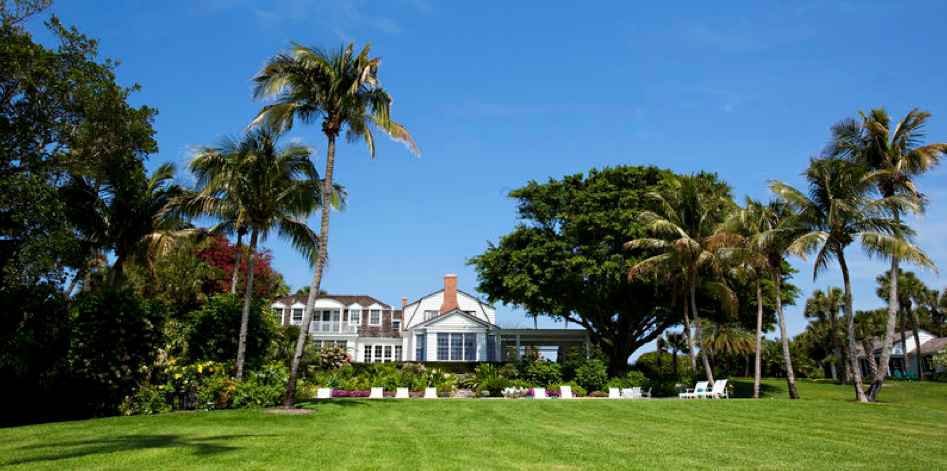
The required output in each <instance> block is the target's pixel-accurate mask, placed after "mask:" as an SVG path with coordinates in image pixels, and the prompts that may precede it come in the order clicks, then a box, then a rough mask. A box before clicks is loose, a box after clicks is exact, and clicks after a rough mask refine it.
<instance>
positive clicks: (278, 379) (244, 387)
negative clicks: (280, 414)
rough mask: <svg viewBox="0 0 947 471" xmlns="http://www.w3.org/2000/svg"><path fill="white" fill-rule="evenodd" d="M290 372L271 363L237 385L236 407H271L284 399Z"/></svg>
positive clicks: (234, 404) (234, 399)
mask: <svg viewBox="0 0 947 471" xmlns="http://www.w3.org/2000/svg"><path fill="white" fill-rule="evenodd" d="M288 379H289V372H288V371H287V369H286V367H285V366H283V365H282V364H279V363H270V364H267V365H265V366H264V367H263V368H260V369H259V370H256V371H252V372H250V374H249V376H248V377H247V378H246V379H244V380H243V381H241V382H239V383H237V387H236V390H235V391H234V395H233V406H234V407H269V406H274V405H277V404H279V402H280V400H281V399H282V398H283V392H284V390H285V387H286V381H287V380H288Z"/></svg>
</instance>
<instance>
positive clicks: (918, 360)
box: [902, 307, 924, 381]
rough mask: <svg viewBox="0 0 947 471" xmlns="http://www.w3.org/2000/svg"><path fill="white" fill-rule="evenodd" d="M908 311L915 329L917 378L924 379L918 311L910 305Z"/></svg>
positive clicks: (912, 326)
mask: <svg viewBox="0 0 947 471" xmlns="http://www.w3.org/2000/svg"><path fill="white" fill-rule="evenodd" d="M908 311H909V312H910V313H911V328H912V329H914V365H915V366H917V379H918V381H924V370H923V368H922V365H921V337H920V334H918V333H917V324H918V321H917V311H916V310H915V309H912V308H910V307H908ZM902 332H903V331H902Z"/></svg>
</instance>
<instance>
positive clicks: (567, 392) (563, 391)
mask: <svg viewBox="0 0 947 471" xmlns="http://www.w3.org/2000/svg"><path fill="white" fill-rule="evenodd" d="M559 399H575V396H573V395H572V386H560V387H559Z"/></svg>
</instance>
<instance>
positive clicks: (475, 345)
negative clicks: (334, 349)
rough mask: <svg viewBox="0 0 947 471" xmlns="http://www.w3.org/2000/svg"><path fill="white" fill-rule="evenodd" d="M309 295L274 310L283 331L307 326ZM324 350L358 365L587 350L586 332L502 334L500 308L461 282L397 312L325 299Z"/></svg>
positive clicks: (319, 304) (318, 336)
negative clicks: (344, 354)
mask: <svg viewBox="0 0 947 471" xmlns="http://www.w3.org/2000/svg"><path fill="white" fill-rule="evenodd" d="M305 303H306V297H305V296H287V297H283V298H280V299H278V300H277V301H276V302H275V303H273V305H272V307H273V310H274V312H275V313H276V315H277V316H278V317H279V318H280V319H281V321H282V323H283V324H284V325H289V324H293V325H299V324H301V323H302V318H303V311H304V310H305V308H306V304H305ZM310 334H311V337H310V338H311V339H312V341H313V342H314V343H315V344H316V345H317V346H320V347H321V346H323V345H338V346H341V347H343V348H345V349H346V350H347V351H348V352H349V355H351V357H352V360H353V361H355V362H365V363H369V362H391V361H394V362H398V361H419V362H431V361H437V362H481V361H503V360H506V359H509V357H510V355H519V354H520V352H521V351H522V349H523V348H525V347H527V346H546V347H550V346H551V347H554V348H559V349H561V348H566V347H569V346H583V347H584V348H586V349H587V348H588V336H587V335H586V332H585V330H581V329H501V328H500V327H499V326H498V325H497V324H496V309H495V308H494V307H493V306H491V305H489V304H487V303H485V302H484V301H482V300H480V299H478V298H477V297H476V296H474V295H472V294H469V293H466V292H463V291H461V290H458V289H457V275H454V274H448V275H445V276H444V287H443V288H442V289H440V290H437V291H435V292H433V293H430V294H428V295H425V296H422V297H421V298H419V299H417V300H416V301H414V302H411V303H409V302H408V299H407V298H402V300H401V309H392V308H391V306H389V305H388V304H385V303H383V302H381V301H379V300H377V299H375V298H373V297H371V296H365V295H332V294H330V295H326V296H324V297H321V298H319V299H317V300H316V304H315V309H314V312H313V322H312V325H311V327H310Z"/></svg>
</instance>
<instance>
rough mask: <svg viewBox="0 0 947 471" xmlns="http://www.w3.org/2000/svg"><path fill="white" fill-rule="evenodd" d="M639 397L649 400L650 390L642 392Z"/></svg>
mask: <svg viewBox="0 0 947 471" xmlns="http://www.w3.org/2000/svg"><path fill="white" fill-rule="evenodd" d="M641 397H643V398H646V399H651V388H648V390H647V391H645V390H642V391H641Z"/></svg>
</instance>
